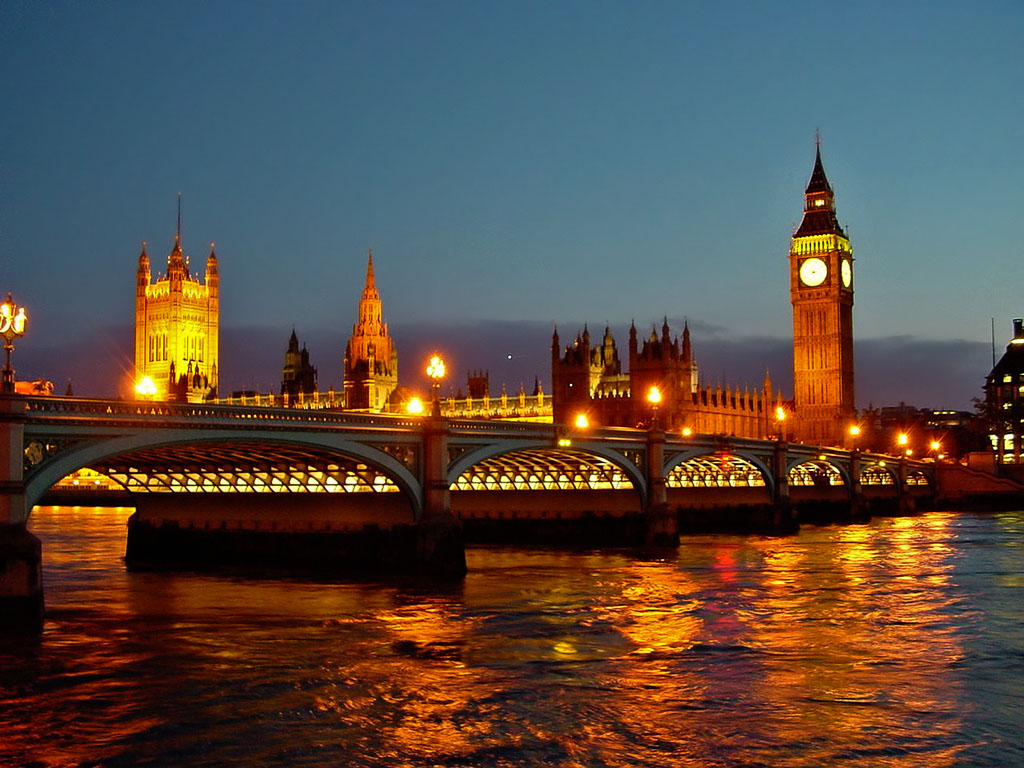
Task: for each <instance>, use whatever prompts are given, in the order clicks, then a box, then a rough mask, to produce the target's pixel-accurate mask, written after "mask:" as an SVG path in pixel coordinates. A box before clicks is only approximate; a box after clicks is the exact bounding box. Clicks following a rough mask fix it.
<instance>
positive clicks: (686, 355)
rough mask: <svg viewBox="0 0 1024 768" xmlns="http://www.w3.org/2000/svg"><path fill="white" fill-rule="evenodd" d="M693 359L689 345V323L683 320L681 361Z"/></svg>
mask: <svg viewBox="0 0 1024 768" xmlns="http://www.w3.org/2000/svg"><path fill="white" fill-rule="evenodd" d="M692 359H693V349H692V348H691V347H690V324H689V322H687V321H686V320H683V362H686V363H688V362H690V361H691V360H692Z"/></svg>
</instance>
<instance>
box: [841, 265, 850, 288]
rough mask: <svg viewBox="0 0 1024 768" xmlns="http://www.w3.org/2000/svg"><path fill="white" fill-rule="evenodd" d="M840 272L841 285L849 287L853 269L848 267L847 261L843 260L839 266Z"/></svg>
mask: <svg viewBox="0 0 1024 768" xmlns="http://www.w3.org/2000/svg"><path fill="white" fill-rule="evenodd" d="M839 269H840V271H841V272H842V275H843V285H844V286H845V287H847V288H849V287H850V283H852V282H853V267H852V266H850V260H849V259H843V263H842V265H841V266H840V268H839Z"/></svg>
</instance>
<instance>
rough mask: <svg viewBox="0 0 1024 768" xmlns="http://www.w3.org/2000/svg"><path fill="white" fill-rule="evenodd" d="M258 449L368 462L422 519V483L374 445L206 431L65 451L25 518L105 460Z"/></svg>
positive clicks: (311, 436)
mask: <svg viewBox="0 0 1024 768" xmlns="http://www.w3.org/2000/svg"><path fill="white" fill-rule="evenodd" d="M254 444H260V445H263V446H265V447H267V449H268V451H273V449H274V447H275V446H278V447H290V448H298V449H304V450H307V451H309V452H310V458H311V459H313V458H316V459H322V458H324V457H325V456H327V455H329V456H334V457H336V458H339V459H351V460H358V461H361V462H364V463H365V464H367V465H369V466H371V467H373V468H374V469H375V470H379V471H380V473H381V474H382V475H384V476H385V477H386V478H388V479H389V480H390V481H391V482H393V483H394V485H395V486H396V487H397V489H398V490H399V491H400V492H401V493H402V494H403V495H404V496H405V497H406V499H407V500H408V501H409V504H410V507H411V509H412V515H413V518H414V519H415V520H418V519H420V517H421V516H422V511H423V490H422V486H421V484H420V482H419V480H418V479H417V478H416V477H415V476H414V475H413V473H412V472H411V471H410V470H409V469H408V468H407V467H406V466H405V465H404V464H403V463H401V462H400V461H398V460H397V459H395V458H394V457H393V456H391V455H390V454H388V453H386V452H385V451H383V450H381V449H378V448H375V447H373V446H371V445H365V444H363V443H359V442H356V441H353V440H349V439H345V438H344V437H342V436H340V435H334V434H325V433H300V432H273V433H269V434H266V433H264V434H261V435H259V436H252V437H249V436H240V435H239V434H238V432H237V431H230V432H229V431H221V430H204V431H202V432H201V433H198V434H197V432H196V431H195V430H189V431H187V432H186V431H184V430H173V429H168V430H146V431H140V432H138V433H134V434H130V435H123V436H119V437H115V438H111V439H104V440H95V441H90V442H84V443H81V444H78V445H74V446H72V447H70V448H68V449H66V450H64V451H61V452H60V453H58V454H56V456H54V457H53V458H52V459H50V460H48V461H45V462H44V463H42V464H41V465H40V466H39V467H37V468H36V470H35V471H34V472H33V473H32V474H31V475H29V476H28V477H27V478H26V481H27V482H26V484H25V497H26V499H25V501H26V509H25V513H26V515H27V514H28V512H29V511H31V509H32V507H33V506H34V505H35V504H37V503H38V501H39V499H40V498H42V496H43V494H45V493H46V491H47V490H48V489H49V488H50V487H51V486H53V485H54V484H55V483H57V482H59V481H60V480H61V479H63V478H64V477H66V476H67V475H69V474H71V473H72V472H74V471H75V470H78V469H82V468H83V467H88V466H95V465H96V464H99V463H102V462H104V461H106V460H110V459H114V458H117V457H128V456H131V455H133V454H144V453H145V452H146V451H155V450H159V449H173V448H183V447H187V446H202V447H212V446H217V445H221V446H240V445H244V446H246V447H250V448H251V447H252V446H253V445H254Z"/></svg>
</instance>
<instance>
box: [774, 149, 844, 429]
mask: <svg viewBox="0 0 1024 768" xmlns="http://www.w3.org/2000/svg"><path fill="white" fill-rule="evenodd" d="M789 278H790V279H789V285H790V288H789V293H790V299H791V301H792V304H793V400H794V409H795V414H794V415H795V418H794V419H793V422H794V423H793V427H792V430H793V431H792V437H793V438H794V439H796V440H799V441H800V442H804V443H812V444H814V445H843V444H844V443H845V442H846V439H847V433H848V430H849V428H850V426H852V425H853V423H854V421H855V417H856V411H855V408H854V374H853V249H852V248H851V247H850V240H849V238H848V237H847V236H846V233H845V232H844V230H843V228H842V227H841V226H840V225H839V221H838V220H837V218H836V209H835V197H834V194H833V192H832V186H831V185H830V184H829V181H828V178H827V177H826V176H825V169H824V167H823V166H822V163H821V147H820V145H819V146H818V148H817V150H816V152H815V158H814V170H813V171H812V172H811V178H810V181H809V182H808V183H807V189H806V190H805V192H804V214H803V220H802V221H801V222H800V226H799V227H798V228H797V230H796V232H795V233H794V234H793V237H792V241H791V245H790V249H789Z"/></svg>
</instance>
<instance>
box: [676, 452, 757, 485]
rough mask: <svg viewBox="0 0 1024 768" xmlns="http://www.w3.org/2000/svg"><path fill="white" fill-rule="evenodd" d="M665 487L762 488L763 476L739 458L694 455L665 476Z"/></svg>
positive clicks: (751, 464) (754, 466)
mask: <svg viewBox="0 0 1024 768" xmlns="http://www.w3.org/2000/svg"><path fill="white" fill-rule="evenodd" d="M665 485H666V486H667V487H668V488H736V487H742V488H763V487H765V485H766V484H765V479H764V474H763V473H762V472H761V470H760V469H759V468H758V467H757V466H756V465H755V464H753V463H752V462H749V461H747V460H746V459H743V458H741V457H739V456H732V455H729V456H715V455H710V456H696V457H694V458H692V459H687V460H686V461H684V462H682V463H681V464H679V465H678V466H676V467H675V468H674V469H673V470H672V471H671V472H669V473H668V475H666V477H665Z"/></svg>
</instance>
